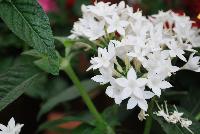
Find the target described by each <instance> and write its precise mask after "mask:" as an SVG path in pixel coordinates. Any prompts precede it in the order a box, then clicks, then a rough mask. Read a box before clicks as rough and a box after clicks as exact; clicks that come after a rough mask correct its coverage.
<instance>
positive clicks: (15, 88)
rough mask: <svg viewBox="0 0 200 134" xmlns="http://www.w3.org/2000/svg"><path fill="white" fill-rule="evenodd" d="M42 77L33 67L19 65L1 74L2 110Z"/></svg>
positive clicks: (0, 106) (0, 108)
mask: <svg viewBox="0 0 200 134" xmlns="http://www.w3.org/2000/svg"><path fill="white" fill-rule="evenodd" d="M39 77H40V75H39V72H38V69H36V68H35V67H34V66H33V65H29V64H28V65H27V64H25V65H18V66H14V67H12V68H10V69H9V70H8V71H7V72H5V73H3V74H0V110H2V109H4V108H5V107H6V106H7V105H8V104H10V103H11V102H13V101H14V100H16V99H17V98H18V97H19V96H20V95H22V94H23V93H24V92H25V90H27V89H28V88H29V87H30V86H31V85H32V83H33V82H34V80H36V79H38V78H39Z"/></svg>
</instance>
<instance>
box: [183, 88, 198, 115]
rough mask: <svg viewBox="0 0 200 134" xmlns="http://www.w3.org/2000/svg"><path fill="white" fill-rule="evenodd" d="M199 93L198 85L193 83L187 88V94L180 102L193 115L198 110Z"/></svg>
mask: <svg viewBox="0 0 200 134" xmlns="http://www.w3.org/2000/svg"><path fill="white" fill-rule="evenodd" d="M199 94H200V91H199V85H198V86H195V85H193V86H191V87H190V89H189V95H188V96H186V97H185V98H184V99H183V100H182V101H181V104H182V105H183V106H184V107H185V108H187V110H188V111H189V112H191V114H192V115H194V116H195V115H196V114H198V113H199V112H200V97H199Z"/></svg>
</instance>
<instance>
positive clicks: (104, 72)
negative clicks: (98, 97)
mask: <svg viewBox="0 0 200 134" xmlns="http://www.w3.org/2000/svg"><path fill="white" fill-rule="evenodd" d="M99 72H100V73H101V75H96V76H94V77H92V78H91V79H92V80H93V81H95V82H99V83H100V84H106V83H108V82H110V81H111V80H112V79H113V77H112V67H110V68H100V69H99Z"/></svg>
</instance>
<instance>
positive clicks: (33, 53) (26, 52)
mask: <svg viewBox="0 0 200 134" xmlns="http://www.w3.org/2000/svg"><path fill="white" fill-rule="evenodd" d="M22 55H29V56H33V57H36V58H42V57H44V55H42V54H41V53H39V52H38V51H36V50H34V49H32V50H28V51H25V52H23V53H22Z"/></svg>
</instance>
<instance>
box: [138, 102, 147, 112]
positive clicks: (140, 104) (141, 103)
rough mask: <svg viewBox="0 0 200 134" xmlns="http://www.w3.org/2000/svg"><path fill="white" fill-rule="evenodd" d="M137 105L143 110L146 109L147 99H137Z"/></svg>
mask: <svg viewBox="0 0 200 134" xmlns="http://www.w3.org/2000/svg"><path fill="white" fill-rule="evenodd" d="M138 106H139V107H140V108H141V109H143V110H144V111H147V109H148V104H147V101H146V100H145V99H139V100H138Z"/></svg>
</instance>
